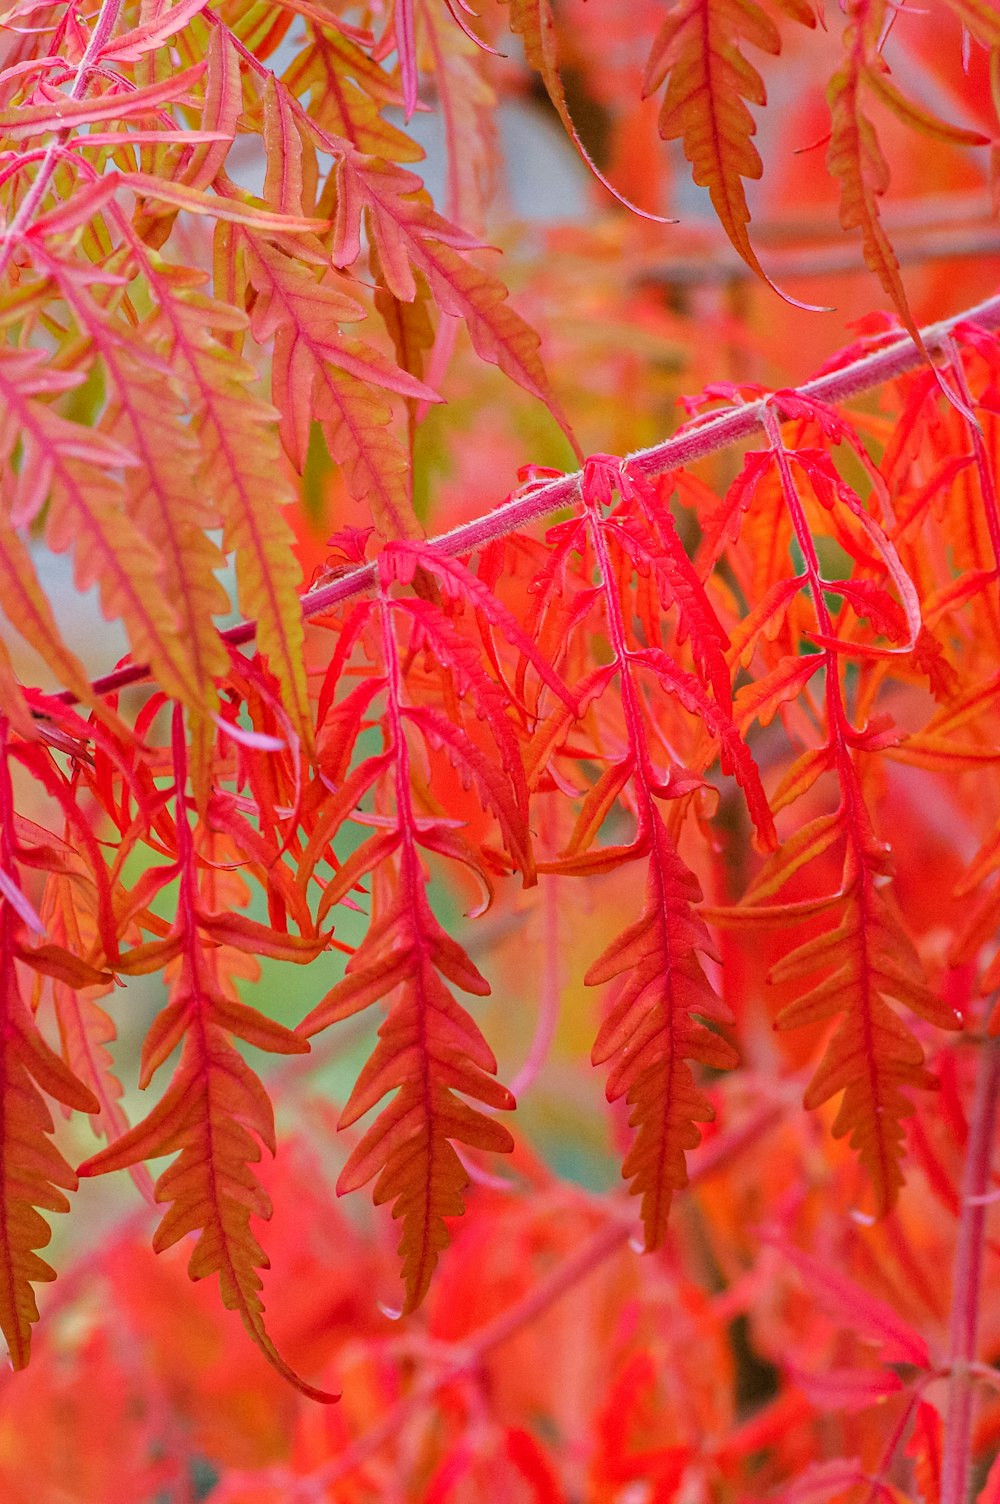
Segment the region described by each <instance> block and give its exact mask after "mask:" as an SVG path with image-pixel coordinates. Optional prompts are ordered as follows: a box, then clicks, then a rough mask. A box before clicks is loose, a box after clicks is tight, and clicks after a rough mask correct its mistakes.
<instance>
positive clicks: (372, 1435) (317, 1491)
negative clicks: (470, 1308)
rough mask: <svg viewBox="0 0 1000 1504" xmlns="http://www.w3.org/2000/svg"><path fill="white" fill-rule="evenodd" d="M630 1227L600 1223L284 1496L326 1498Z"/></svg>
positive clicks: (298, 1501)
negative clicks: (344, 1447)
mask: <svg viewBox="0 0 1000 1504" xmlns="http://www.w3.org/2000/svg"><path fill="white" fill-rule="evenodd" d="M631 1230H632V1228H631V1222H629V1223H625V1222H624V1221H619V1220H617V1219H615V1220H613V1221H610V1222H606V1223H605V1224H604V1225H603V1226H602V1227H599V1228H598V1230H597V1231H596V1232H595V1233H594V1234H593V1236H592V1237H590V1238H588V1239H587V1241H586V1242H585V1243H584V1244H583V1245H582V1247H580V1248H578V1249H577V1251H576V1252H575V1253H573V1254H571V1255H570V1256H569V1258H567V1259H565V1260H564V1262H563V1263H561V1264H560V1265H559V1266H558V1267H557V1268H555V1269H553V1270H552V1273H551V1274H549V1275H547V1276H546V1278H545V1279H543V1280H540V1281H539V1283H538V1284H537V1285H536V1286H535V1287H534V1289H533V1290H529V1292H528V1294H527V1295H525V1297H524V1298H523V1300H519V1301H517V1303H516V1304H515V1305H513V1306H510V1307H509V1308H508V1309H507V1310H506V1311H501V1312H500V1314H499V1316H496V1317H494V1319H493V1320H492V1321H488V1322H487V1323H486V1325H485V1326H481V1327H480V1328H479V1329H478V1331H476V1332H473V1333H472V1334H471V1336H470V1337H469V1338H468V1339H467V1340H466V1342H464V1343H462V1344H461V1346H459V1347H458V1348H457V1351H456V1353H455V1356H454V1358H453V1359H452V1361H451V1362H450V1363H449V1364H448V1365H447V1367H443V1368H441V1369H440V1370H439V1371H438V1372H437V1373H436V1374H428V1375H427V1377H425V1378H424V1379H422V1380H421V1381H420V1383H418V1384H417V1385H416V1387H415V1388H414V1389H413V1390H411V1392H410V1393H409V1394H408V1395H407V1396H406V1397H405V1399H401V1400H397V1401H396V1403H395V1404H394V1405H393V1406H392V1407H391V1408H390V1409H389V1410H387V1411H386V1413H385V1415H383V1417H382V1419H381V1420H380V1421H379V1422H378V1424H377V1425H374V1426H372V1427H371V1428H370V1430H368V1431H365V1433H364V1434H363V1435H362V1436H359V1437H358V1439H357V1440H356V1441H355V1442H354V1443H353V1445H352V1446H350V1447H348V1448H347V1450H346V1451H344V1452H341V1453H340V1455H339V1456H338V1457H333V1458H331V1459H330V1461H329V1462H327V1463H325V1464H324V1466H322V1467H320V1468H317V1469H316V1470H315V1471H314V1472H312V1473H310V1474H309V1475H308V1477H306V1478H301V1479H298V1480H297V1481H296V1482H295V1483H289V1484H288V1485H287V1486H288V1492H287V1493H286V1495H285V1500H286V1504H305V1501H306V1500H311V1499H315V1498H321V1497H322V1498H326V1497H328V1495H327V1493H326V1492H325V1490H327V1489H328V1488H329V1487H330V1485H331V1484H333V1483H339V1482H340V1481H341V1479H342V1478H346V1477H347V1476H348V1475H349V1474H350V1473H353V1472H354V1471H356V1469H357V1468H359V1467H361V1466H362V1464H363V1463H365V1462H367V1460H368V1458H369V1457H371V1456H373V1455H374V1454H375V1453H376V1452H377V1451H378V1450H379V1448H380V1447H382V1446H384V1444H385V1443H386V1442H387V1441H390V1440H391V1439H392V1437H393V1436H396V1435H398V1434H399V1432H400V1430H401V1429H402V1427H403V1426H404V1425H405V1424H406V1422H407V1421H408V1420H409V1418H410V1416H411V1415H413V1414H414V1413H415V1412H416V1411H418V1410H420V1409H421V1408H422V1407H423V1406H424V1405H426V1404H427V1402H428V1401H429V1400H431V1399H432V1398H433V1397H434V1395H435V1394H436V1393H437V1391H438V1390H439V1389H443V1388H444V1387H445V1385H447V1384H451V1383H453V1382H454V1381H455V1380H456V1379H459V1378H462V1377H464V1376H465V1375H466V1374H469V1373H472V1372H474V1371H475V1369H477V1368H478V1367H479V1366H480V1364H481V1363H482V1362H483V1360H484V1359H485V1358H486V1357H488V1356H489V1354H490V1353H491V1352H493V1351H494V1349H495V1348H498V1347H500V1346H502V1344H503V1343H505V1342H507V1341H509V1339H510V1338H511V1337H513V1336H514V1335H515V1334H516V1333H517V1332H519V1331H521V1329H522V1328H523V1327H526V1326H530V1325H531V1323H532V1322H533V1321H534V1320H535V1319H536V1317H538V1316H540V1315H541V1314H542V1312H543V1311H546V1310H548V1308H549V1306H552V1305H555V1303H556V1301H557V1300H559V1299H560V1298H561V1297H562V1296H563V1295H565V1294H566V1292H567V1291H568V1290H571V1289H572V1288H573V1286H574V1285H576V1284H578V1283H579V1281H580V1280H582V1279H585V1278H586V1277H587V1275H588V1274H590V1273H592V1271H593V1270H594V1269H597V1268H599V1267H600V1265H601V1264H603V1263H604V1261H605V1259H607V1258H609V1257H610V1256H611V1255H612V1254H613V1253H617V1252H618V1250H619V1249H620V1248H624V1246H625V1244H626V1242H627V1241H628V1238H629V1235H630V1232H631Z"/></svg>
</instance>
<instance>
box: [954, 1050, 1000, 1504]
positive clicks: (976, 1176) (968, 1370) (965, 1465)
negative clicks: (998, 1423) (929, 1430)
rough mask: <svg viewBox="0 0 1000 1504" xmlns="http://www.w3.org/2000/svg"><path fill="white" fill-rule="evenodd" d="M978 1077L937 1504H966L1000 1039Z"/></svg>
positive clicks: (984, 1054)
mask: <svg viewBox="0 0 1000 1504" xmlns="http://www.w3.org/2000/svg"><path fill="white" fill-rule="evenodd" d="M980 1049H981V1053H980V1059H979V1077H978V1080H977V1082H976V1096H975V1101H974V1102H973V1105H972V1123H971V1128H970V1132H969V1145H968V1150H967V1153H966V1159H965V1173H964V1175H963V1178H962V1211H961V1216H960V1218H959V1224H958V1244H957V1246H956V1249H955V1272H954V1277H953V1280H952V1296H951V1301H952V1304H951V1332H950V1337H949V1343H948V1368H949V1379H948V1416H947V1420H946V1421H945V1428H944V1452H943V1457H942V1462H941V1504H966V1500H967V1498H968V1493H969V1465H970V1462H971V1457H970V1449H971V1444H972V1412H973V1401H974V1389H973V1382H974V1374H973V1371H972V1369H973V1365H974V1363H975V1357H976V1339H977V1334H978V1327H979V1302H980V1298H981V1295H982V1270H983V1251H984V1244H985V1233H986V1211H987V1200H988V1198H987V1191H988V1190H989V1183H990V1168H991V1164H992V1158H993V1134H994V1130H995V1128H996V1120H997V1099H998V1097H1000V1039H989V1040H986V1041H985V1042H984V1043H983V1044H982V1045H981V1047H980Z"/></svg>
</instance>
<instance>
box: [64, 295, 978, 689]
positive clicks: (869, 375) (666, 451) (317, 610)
mask: <svg viewBox="0 0 1000 1504" xmlns="http://www.w3.org/2000/svg"><path fill="white" fill-rule="evenodd" d="M967 322H973V323H976V324H979V325H980V326H981V327H982V328H985V329H997V328H1000V294H998V295H996V296H994V297H992V298H987V299H986V301H985V302H983V303H977V304H976V305H975V306H974V307H972V308H965V309H963V310H962V312H961V313H957V314H955V315H954V316H953V317H952V318H949V319H942V320H941V321H940V322H939V323H936V324H928V325H927V326H926V327H925V328H924V329H923V330H922V331H921V335H922V338H923V342H924V345H925V346H926V348H927V349H928V350H936V349H940V348H941V347H942V346H943V345H944V344H946V342H947V341H948V339H949V338H950V337H951V335H952V333H953V331H954V330H955V328H956V326H957V325H959V324H963V323H967ZM922 363H923V357H922V355H921V353H920V351H919V349H918V347H917V346H916V344H915V343H914V341H913V340H912V339H910V337H909V335H906V334H904V335H900V337H899V338H898V339H895V340H893V341H892V342H891V343H890V344H888V345H886V346H885V347H884V348H883V349H881V350H876V351H874V352H873V353H872V354H870V355H863V356H861V357H860V358H859V359H858V360H855V361H852V362H851V364H850V365H847V366H842V367H841V368H839V369H838V370H836V371H831V372H829V373H828V374H826V375H824V376H815V377H813V379H812V380H811V381H807V382H805V383H804V384H803V385H802V386H801V387H799V388H797V390H798V391H799V392H800V393H801V394H802V395H803V396H805V397H812V398H814V399H817V400H819V401H821V402H826V403H835V402H844V401H846V400H847V399H848V398H850V397H857V396H859V395H860V394H861V393H862V392H869V391H871V390H872V389H873V388H875V387H878V386H882V385H883V384H884V383H885V382H887V381H893V380H895V378H896V377H898V376H904V375H906V373H907V372H908V371H913V370H916V369H917V367H918V366H920V365H921V364H922ZM767 410H768V398H766V397H762V398H760V399H759V400H758V401H756V402H748V403H746V404H745V405H744V406H743V407H737V408H727V409H725V411H723V412H720V413H718V414H712V415H710V416H709V417H707V418H702V419H699V420H697V421H696V422H694V423H689V424H687V425H685V427H684V428H683V429H682V431H681V432H680V433H677V434H675V435H674V436H673V438H670V439H666V440H664V441H663V442H662V443H660V444H654V445H653V446H652V448H650V449H640V450H638V451H637V452H636V453H635V454H632V455H629V456H628V460H627V463H628V465H629V468H630V469H632V470H633V471H638V472H639V474H641V475H644V476H648V477H651V476H655V475H664V474H666V473H667V471H670V470H677V469H679V468H680V467H681V466H683V465H690V464H692V463H693V462H694V461H695V460H699V459H703V458H704V457H705V456H706V455H708V454H713V453H715V452H716V451H717V450H719V449H725V448H727V447H728V446H729V445H730V444H737V443H739V442H740V440H742V439H747V438H749V437H750V436H751V435H752V434H754V433H757V432H758V431H759V430H760V429H762V428H763V427H764V421H765V415H766V413H767ZM581 479H582V472H581V471H579V470H575V471H573V472H572V473H571V474H569V475H563V476H560V477H558V479H556V480H548V481H543V482H541V483H539V484H536V485H531V486H528V487H525V488H523V489H522V490H520V491H518V492H515V494H514V495H513V496H511V497H510V498H509V499H508V500H507V501H504V502H501V504H500V505H499V506H496V507H494V508H493V510H492V511H490V512H487V513H486V514H485V515H484V516H482V517H477V518H474V519H473V520H472V521H471V522H465V523H462V524H461V526H459V527H455V528H452V529H451V530H450V531H449V532H447V533H441V534H440V535H439V536H438V537H437V538H432V539H431V540H430V542H429V544H428V547H430V548H433V549H436V550H437V551H438V552H439V553H442V554H445V555H455V554H469V553H472V552H473V551H474V550H475V549H477V548H481V547H482V546H483V544H485V543H491V542H493V541H494V540H495V539H497V538H503V537H505V536H506V535H507V534H508V533H512V532H514V531H515V530H516V529H517V528H521V527H524V526H526V525H527V524H528V523H530V522H535V521H537V520H538V519H539V518H540V517H545V516H547V515H548V514H549V513H551V512H555V511H558V510H559V508H560V507H565V506H570V505H572V504H573V503H575V502H576V501H577V500H578V498H579V494H580V482H581ZM374 584H375V565H374V564H373V563H372V564H363V565H361V566H359V567H358V568H357V569H350V570H348V571H347V572H346V573H344V574H342V575H340V576H339V577H338V578H337V579H336V580H333V581H332V582H331V583H330V584H327V585H321V586H320V587H319V588H318V589H315V590H310V591H308V592H307V593H306V594H305V595H304V596H303V597H302V615H303V617H304V618H305V619H306V620H307V621H308V620H309V619H310V618H311V617H313V616H321V615H323V614H324V613H325V612H327V611H331V610H333V608H334V607H335V606H338V605H340V604H341V602H342V601H346V600H350V599H351V598H352V597H353V596H355V595H360V594H362V593H363V592H364V591H366V590H370V589H371V588H372V587H373V586H374ZM256 632H257V623H256V622H254V621H244V622H238V623H237V624H236V626H233V627H229V628H228V629H227V630H226V631H225V632H223V633H222V638H223V641H224V642H226V643H228V644H229V646H230V647H232V648H238V647H243V646H244V645H245V644H246V643H249V642H252V641H253V640H254V637H255V636H256ZM148 674H149V668H148V666H147V665H146V664H126V665H124V666H123V667H121V668H119V669H116V670H115V671H114V673H111V674H107V675H105V677H104V678H102V679H97V680H95V682H94V684H93V690H94V693H95V694H112V693H116V692H117V691H119V690H121V689H124V688H126V686H128V685H130V684H138V683H140V682H141V681H142V680H143V679H145V678H146V677H147V676H148ZM57 698H59V699H60V700H62V701H63V702H64V703H66V704H73V703H75V696H74V695H73V694H72V693H71V692H70V691H69V690H64V691H63V693H62V694H61V695H59V696H58V697H57Z"/></svg>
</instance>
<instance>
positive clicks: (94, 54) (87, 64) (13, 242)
mask: <svg viewBox="0 0 1000 1504" xmlns="http://www.w3.org/2000/svg"><path fill="white" fill-rule="evenodd" d="M121 8H122V0H103V4H102V5H101V9H100V11H99V12H98V16H97V24H96V25H95V27H94V29H93V31H92V32H91V33H90V41H89V42H88V43H87V46H86V50H85V51H84V54H83V57H82V58H81V59H80V61H79V62H78V63H77V65H76V73H75V75H74V78H73V87H72V88H71V89H70V91H69V97H70V99H82V98H83V96H84V95H85V94H86V92H87V85H88V84H89V83H90V76H91V74H92V73H93V72H94V68H95V66H96V62H97V59H98V57H99V56H100V54H101V52H102V51H103V50H104V48H105V46H106V45H107V43H108V41H109V39H110V37H111V33H112V32H113V31H114V29H115V23H116V22H117V20H118V13H119V11H120V10H121ZM71 134H72V129H71V127H69V126H66V127H64V128H63V129H62V130H61V131H59V132H57V134H56V135H55V136H54V137H53V139H52V140H51V141H50V142H49V145H48V146H47V147H46V150H45V155H44V156H43V158H42V161H41V165H40V166H39V169H38V172H37V174H36V176H35V180H34V182H33V183H32V184H31V187H30V188H29V189H28V191H27V193H26V194H25V195H24V198H23V199H22V200H21V203H20V206H19V208H18V211H17V213H16V214H15V215H14V218H13V219H12V220H11V222H10V224H9V225H8V226H7V228H6V229H5V230H0V277H2V276H3V274H4V272H5V271H6V270H7V268H8V266H9V265H10V262H11V257H12V256H13V255H14V252H15V251H16V250H17V247H18V244H19V242H20V241H21V239H22V238H23V236H24V233H25V231H26V230H27V229H28V228H29V226H30V225H31V222H32V220H33V219H34V217H35V213H36V211H37V209H38V206H39V204H40V203H41V202H42V199H43V198H44V197H45V194H46V192H47V191H48V187H49V184H50V182H51V181H52V175H53V173H54V172H55V170H56V168H57V166H58V165H59V162H60V159H61V157H62V152H63V147H64V146H65V144H66V142H67V141H68V140H69V137H70V135H71Z"/></svg>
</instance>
